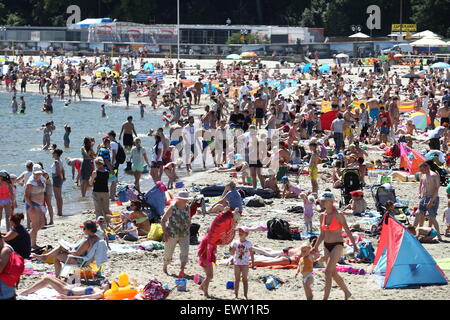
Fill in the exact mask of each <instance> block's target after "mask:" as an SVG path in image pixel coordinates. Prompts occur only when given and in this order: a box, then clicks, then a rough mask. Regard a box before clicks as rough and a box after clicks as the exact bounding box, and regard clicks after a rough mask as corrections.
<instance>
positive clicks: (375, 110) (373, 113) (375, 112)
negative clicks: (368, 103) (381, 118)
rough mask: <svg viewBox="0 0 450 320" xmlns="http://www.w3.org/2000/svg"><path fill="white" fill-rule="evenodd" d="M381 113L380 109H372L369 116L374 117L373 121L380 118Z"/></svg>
mask: <svg viewBox="0 0 450 320" xmlns="http://www.w3.org/2000/svg"><path fill="white" fill-rule="evenodd" d="M379 114H380V109H370V111H369V116H370V117H371V118H372V120H373V121H377V120H378V115H379Z"/></svg>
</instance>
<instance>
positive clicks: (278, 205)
mask: <svg viewBox="0 0 450 320" xmlns="http://www.w3.org/2000/svg"><path fill="white" fill-rule="evenodd" d="M38 59H39V57H34V60H35V61H38ZM74 59H78V58H75V57H74ZM24 60H25V61H28V57H24ZM149 60H150V61H152V62H153V63H155V62H156V60H155V59H149ZM160 60H161V61H162V59H160ZM161 61H160V62H161ZM172 61H173V63H174V64H175V63H176V61H177V60H175V59H173V60H172ZM183 61H184V62H185V64H186V66H188V67H189V66H192V68H188V69H189V70H186V74H187V75H189V74H190V72H193V73H194V74H196V73H197V72H198V71H197V68H195V67H194V66H195V65H197V64H198V65H200V66H201V68H200V69H207V70H213V69H214V68H215V65H216V61H215V60H183ZM244 61H247V62H248V60H244ZM325 62H326V63H329V64H330V66H332V67H333V66H334V63H333V61H331V60H327V61H322V60H319V64H322V63H325ZM223 63H224V64H225V65H227V64H228V63H232V62H229V61H226V60H223ZM262 63H263V64H266V65H267V66H268V67H269V68H271V69H272V70H273V68H275V66H276V64H278V62H272V61H262ZM346 65H347V64H343V67H345V66H346ZM293 67H294V64H293V63H291V64H290V66H289V67H284V68H283V69H280V72H281V73H286V74H290V73H291V71H292V69H293ZM357 69H358V68H355V67H354V68H352V75H344V79H346V80H347V79H350V80H353V81H360V79H359V78H358V72H357ZM371 69H373V67H371V66H368V67H361V68H359V70H365V72H366V73H367V72H368V71H369V70H371ZM394 71H395V72H397V73H398V74H400V76H401V75H403V74H406V73H409V71H410V70H409V67H408V66H394V67H391V71H389V75H390V76H391V75H393V73H394ZM195 77H197V75H195ZM176 81H177V80H176V79H175V77H174V76H173V75H172V76H168V75H166V76H165V78H164V83H165V85H167V84H169V83H173V82H176ZM319 82H320V81H319V80H302V82H301V85H302V86H304V85H305V84H311V85H312V84H314V83H319ZM402 82H403V85H404V86H405V85H407V83H408V81H407V79H402ZM3 88H4V87H3ZM3 88H2V89H3ZM446 88H448V82H447V86H446ZM361 90H362V89H361ZM27 91H28V92H36V93H38V92H39V89H38V85H37V84H32V83H29V84H28V86H27ZM440 91H443V90H440ZM383 92H384V91H383ZM2 94H5V93H2ZM6 94H7V93H6ZM17 95H20V93H19V92H18V93H17ZM81 95H82V97H83V99H90V98H91V92H90V91H89V89H88V87H87V86H86V87H82V89H81ZM103 97H104V92H102V91H101V90H100V89H99V88H97V87H96V88H95V89H94V99H95V101H98V103H99V104H101V102H100V101H99V100H102V99H103ZM54 99H55V100H56V97H55V98H54ZM158 99H159V98H158ZM441 99H442V95H439V94H436V100H437V101H441ZM139 100H142V101H143V102H144V103H145V104H146V105H147V110H146V112H158V113H161V112H162V111H168V109H167V108H164V107H160V108H158V110H153V108H151V106H150V102H149V100H148V97H138V96H136V95H135V94H133V93H132V94H131V95H130V109H136V108H137V103H138V101H139ZM316 100H317V101H320V100H321V99H320V98H317V99H316ZM359 100H365V99H359ZM400 100H401V101H405V100H409V99H407V97H406V96H404V95H403V93H402V95H401V96H400ZM228 101H229V102H231V101H232V100H231V99H229V100H228ZM158 102H159V100H158ZM105 103H107V113H108V115H109V116H113V115H114V108H112V107H110V104H109V102H105ZM210 103H211V102H210V99H209V96H208V95H206V94H203V95H202V98H201V102H200V104H199V105H193V106H192V109H191V110H190V115H193V116H194V117H195V118H196V121H197V120H198V118H199V116H201V115H202V114H203V110H204V107H205V106H206V105H207V104H210ZM117 106H120V107H125V106H124V101H123V98H122V100H121V101H120V102H119V103H118V104H117ZM442 106H443V105H442V104H441V105H440V107H442ZM33 107H35V106H33ZM71 107H76V103H73V104H72V106H71ZM228 110H229V111H231V110H232V106H231V103H230V107H229V108H228ZM94 112H99V113H100V106H99V109H98V110H95V111H94ZM227 119H228V118H227ZM405 120H406V119H405ZM161 127H163V123H162V122H161ZM111 129H113V130H115V131H116V132H119V131H120V128H111ZM154 129H156V128H154ZM141 133H142V132H141ZM105 134H106V132H105ZM167 135H168V134H167ZM95 138H96V139H97V140H99V141H100V139H101V137H95ZM332 140H333V139H330V141H332ZM308 141H310V139H305V140H303V141H300V143H299V144H300V145H303V146H304V147H305V149H306V151H307V152H308V153H309V152H310V151H309V149H308V143H309V142H308ZM78 143H80V146H78ZM72 144H73V145H74V147H81V142H77V141H74V142H72ZM332 145H333V144H332ZM378 145H379V144H378ZM389 145H391V144H388V146H389ZM346 146H347V143H346ZM413 146H414V149H416V150H418V151H422V150H425V149H428V145H425V144H423V143H420V144H419V143H418V141H415V142H414V144H413ZM145 147H146V148H147V150H150V145H148V146H145ZM332 148H333V147H331V149H332ZM373 150H374V149H372V150H371V149H370V148H369V150H368V156H367V157H366V159H364V160H365V161H366V162H370V161H375V160H378V159H382V155H383V152H382V151H381V149H380V151H373ZM31 160H32V159H31ZM397 163H398V161H397ZM397 167H398V164H397ZM212 169H214V167H212V166H209V167H208V168H207V169H206V170H203V169H201V168H195V167H194V170H193V172H191V173H189V174H184V172H185V171H186V169H185V167H184V165H183V166H182V167H181V168H180V169H177V170H178V171H180V175H181V174H182V173H181V172H183V178H182V179H181V180H182V181H183V183H184V185H185V189H186V190H187V191H189V192H190V194H191V196H194V195H196V194H198V192H196V191H193V189H192V186H195V187H200V188H201V187H206V186H211V185H214V184H217V183H221V184H222V185H225V184H227V183H228V182H230V181H234V182H235V183H238V182H239V181H240V178H236V177H231V176H230V172H222V173H220V172H213V170H212ZM306 169H307V165H306ZM65 170H66V172H68V170H69V169H68V167H67V166H66V167H65ZM331 170H332V169H331V168H330V167H323V165H319V175H318V186H319V190H318V194H316V195H315V199H316V200H318V199H319V198H320V195H321V194H323V192H324V191H325V189H327V188H330V189H331V191H332V192H333V194H334V195H335V197H336V203H337V202H339V200H340V199H341V190H340V189H335V188H333V184H334V183H333V181H331V177H330V176H327V175H325V174H324V172H331ZM262 174H263V175H267V174H269V171H268V168H263V169H262ZM287 176H288V178H289V180H290V181H291V183H294V184H296V185H297V186H299V187H301V188H302V189H305V192H309V191H311V183H310V176H309V175H305V174H300V175H298V176H297V175H296V174H292V173H291V174H288V175H287ZM296 179H297V180H298V181H296ZM375 180H376V178H371V177H370V176H366V177H365V182H366V186H370V185H372V184H373V183H374V182H375ZM66 183H72V181H70V179H68V181H67V182H66ZM238 186H239V185H238ZM278 186H279V187H280V188H282V184H281V183H278ZM392 186H393V187H394V188H395V193H396V196H397V199H401V200H404V201H409V209H410V211H411V212H412V211H413V207H414V206H418V205H419V199H418V198H419V197H418V195H419V182H411V181H408V182H399V181H395V179H394V181H393V182H392ZM195 190H198V189H197V188H195ZM362 190H363V193H364V199H365V200H366V201H367V207H368V209H369V210H368V211H371V212H376V211H377V210H376V207H375V203H374V200H373V198H372V195H371V190H370V188H362ZM142 191H144V192H145V191H147V190H142ZM171 191H172V192H173V193H174V194H175V195H176V194H177V193H178V192H179V191H182V190H181V189H180V190H177V189H174V190H171ZM90 194H91V192H90V191H88V197H90ZM439 198H440V203H439V209H438V216H437V221H438V223H439V227H440V233H441V234H442V238H443V240H442V241H436V243H423V244H422V245H423V246H424V247H425V249H426V250H427V251H428V252H429V253H430V255H431V256H432V257H433V258H434V259H443V258H449V252H450V250H449V249H450V245H449V243H450V238H448V237H445V236H444V233H445V230H446V228H447V225H446V224H445V222H443V219H442V217H443V214H444V210H445V209H446V208H447V193H446V190H445V187H440V188H439ZM17 201H18V202H19V199H18V200H17ZM267 201H269V202H268V203H266V205H265V206H264V207H261V208H252V207H247V206H244V208H243V213H242V215H241V219H240V221H239V226H250V227H251V226H255V225H265V224H266V223H267V221H268V220H270V219H272V218H280V219H284V220H286V221H289V222H290V224H291V226H299V228H300V230H302V228H303V227H304V222H303V221H304V218H303V214H300V213H289V212H287V209H288V208H290V207H293V206H295V205H302V202H301V199H298V198H296V199H294V198H287V199H283V198H281V199H280V198H273V199H269V200H267ZM211 203H212V201H211V202H210V203H207V209H209V208H210V207H211ZM128 205H129V203H128V202H125V203H122V205H118V204H117V203H115V202H114V201H113V202H111V205H110V210H111V211H112V212H121V211H126V207H127V206H128ZM19 208H21V204H19ZM166 209H167V207H166ZM17 211H20V209H16V212H17ZM319 215H320V213H319V212H318V211H316V210H315V211H314V216H313V232H315V233H320V224H319ZM215 217H216V215H215V214H206V215H203V214H202V213H200V212H199V213H197V214H196V215H195V216H193V218H192V223H198V224H199V225H200V230H199V236H198V240H199V241H201V240H202V237H203V236H204V235H205V234H207V232H208V228H209V227H210V224H211V223H212V221H213V220H214V219H215ZM95 218H96V217H95V214H94V208H93V206H92V210H88V211H84V212H79V214H75V215H72V216H70V217H63V218H59V217H56V218H55V225H54V226H52V227H48V228H46V229H43V230H40V231H39V236H38V244H39V245H41V246H42V245H49V244H50V245H53V246H54V247H55V246H57V243H58V241H59V240H61V239H64V240H66V241H68V242H76V241H78V240H80V239H81V238H82V237H83V233H82V229H80V226H82V225H83V223H84V222H85V221H86V220H88V219H95ZM345 218H346V221H347V224H348V225H349V226H350V225H353V224H354V223H356V222H357V221H359V220H361V217H357V216H353V215H345ZM409 221H410V223H411V224H412V223H413V222H414V217H409ZM2 223H4V221H2ZM426 225H428V223H426ZM235 239H238V234H237V232H236V237H235ZM247 239H248V240H250V241H251V242H252V243H253V245H254V246H258V247H265V248H272V249H279V250H280V249H283V248H286V247H294V248H299V247H301V246H302V245H303V244H304V243H305V242H307V240H293V241H289V240H273V239H268V238H267V231H264V230H251V231H249V233H248V237H247ZM369 239H370V240H371V241H372V243H373V246H374V248H375V250H376V248H377V242H378V240H377V238H375V237H371V238H369ZM145 240H146V239H145V237H144V238H141V237H140V239H139V240H138V243H139V242H142V241H145ZM113 242H114V243H119V244H126V243H128V244H129V242H127V241H126V240H123V239H118V240H114V241H113ZM197 247H198V246H197V245H190V247H189V262H188V264H187V265H186V269H185V274H186V275H187V278H188V279H189V281H188V282H187V291H185V292H182V291H178V290H177V289H175V290H173V291H172V292H171V293H170V295H169V296H168V299H189V300H201V299H207V297H205V295H204V294H203V292H202V291H201V290H200V288H199V285H198V284H195V283H194V281H192V278H193V276H194V275H195V274H200V275H202V276H204V275H205V272H204V270H203V268H202V267H200V266H199V264H198V260H199V258H198V256H197ZM322 250H323V248H322V246H321V247H320V251H322ZM228 253H229V246H228V245H225V246H218V248H217V254H216V256H217V262H216V265H215V266H214V267H213V269H214V278H213V279H212V281H211V283H210V286H209V295H210V298H211V299H234V298H235V295H234V291H233V290H229V289H226V284H227V282H228V281H234V278H235V276H234V269H233V266H232V265H230V264H229V263H228V262H227V261H226V260H227V259H226V254H228ZM163 256H164V250H153V251H143V250H141V251H137V252H132V253H121V254H116V253H109V254H108V261H107V262H106V263H105V264H104V268H103V271H102V275H103V276H104V277H106V278H107V279H109V280H114V279H116V278H117V277H118V276H119V274H120V273H121V272H125V273H127V274H128V275H129V278H130V279H134V280H135V281H136V283H137V285H140V286H144V285H146V284H147V283H148V282H149V280H152V279H157V280H158V281H160V282H161V283H163V284H167V285H168V287H169V288H173V287H174V286H175V280H176V279H177V278H178V271H179V269H180V260H179V246H177V247H176V249H175V253H174V255H173V262H172V263H171V264H170V265H169V267H168V271H169V272H168V273H169V274H168V275H166V274H164V273H163V272H162V271H163ZM347 264H348V265H351V266H353V267H355V268H362V269H365V270H366V271H367V272H370V270H371V267H372V266H371V264H368V263H349V262H348V261H347ZM27 266H28V267H31V266H32V269H33V270H34V271H35V272H33V273H35V274H24V275H22V277H21V281H20V284H19V287H18V290H17V292H18V293H20V292H21V291H23V290H24V289H26V288H29V287H30V286H32V285H33V284H34V283H35V282H36V281H38V280H40V279H42V277H44V276H46V275H47V274H48V272H54V267H53V265H52V264H44V263H40V262H39V261H37V260H33V262H31V264H30V263H28V264H27ZM325 266H326V263H325V262H319V263H318V264H316V265H315V267H314V272H313V275H314V282H313V284H312V286H311V288H312V292H313V294H314V299H322V297H323V291H324V286H325V274H324V268H325ZM443 272H444V273H445V276H446V277H449V276H450V270H444V271H443ZM295 273H296V270H295V269H268V268H264V267H258V268H256V269H250V270H249V274H248V284H249V294H248V298H249V299H261V300H305V299H306V296H305V292H304V290H303V282H302V280H301V276H300V277H297V278H295V277H294V276H295ZM270 275H273V276H276V277H277V278H279V279H280V280H282V281H283V282H284V283H283V284H282V285H281V286H279V287H278V288H276V290H268V289H267V288H266V287H265V284H264V282H263V281H262V280H261V278H262V277H264V276H270ZM339 275H340V276H341V277H342V278H343V280H344V281H345V283H346V285H347V287H348V289H349V290H350V292H351V294H352V296H351V299H357V300H431V299H433V300H434V299H448V297H449V296H447V294H449V286H448V285H431V286H414V287H411V288H403V289H383V288H380V286H379V285H378V284H377V283H376V282H375V281H374V280H372V278H371V276H370V275H367V274H366V275H353V274H347V273H339ZM240 290H241V292H240V297H243V295H242V285H241V289H240ZM18 298H19V299H20V296H19V297H18ZM34 298H35V299H39V296H35V297H34ZM329 298H330V299H332V300H343V299H344V293H343V292H342V291H341V290H340V289H339V287H338V286H337V285H336V283H334V282H333V285H332V289H331V293H330V297H329Z"/></svg>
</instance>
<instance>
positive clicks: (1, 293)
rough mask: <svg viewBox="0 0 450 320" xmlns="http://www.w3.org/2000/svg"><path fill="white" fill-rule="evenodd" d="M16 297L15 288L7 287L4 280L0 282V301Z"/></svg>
mask: <svg viewBox="0 0 450 320" xmlns="http://www.w3.org/2000/svg"><path fill="white" fill-rule="evenodd" d="M15 295H16V290H15V288H14V287H10V286H8V285H6V284H5V283H4V282H3V281H2V280H0V300H6V299H12V298H14V296H15Z"/></svg>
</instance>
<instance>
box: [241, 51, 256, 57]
mask: <svg viewBox="0 0 450 320" xmlns="http://www.w3.org/2000/svg"><path fill="white" fill-rule="evenodd" d="M257 56H258V54H257V53H256V52H251V51H250V52H242V53H241V57H244V58H245V57H257Z"/></svg>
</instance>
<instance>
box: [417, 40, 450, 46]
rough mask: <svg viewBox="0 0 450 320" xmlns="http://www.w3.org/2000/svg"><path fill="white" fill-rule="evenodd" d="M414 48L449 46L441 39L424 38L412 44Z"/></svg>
mask: <svg viewBox="0 0 450 320" xmlns="http://www.w3.org/2000/svg"><path fill="white" fill-rule="evenodd" d="M410 44H411V45H412V46H413V47H447V46H448V44H447V42H445V41H442V40H441V39H439V38H422V39H419V40H416V41H414V42H411V43H410Z"/></svg>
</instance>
